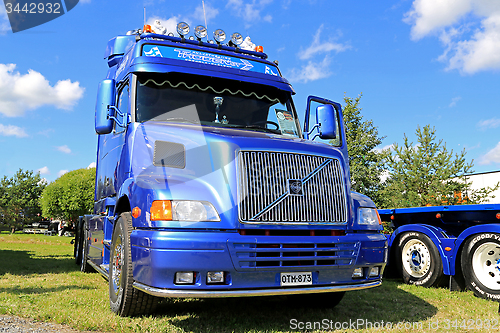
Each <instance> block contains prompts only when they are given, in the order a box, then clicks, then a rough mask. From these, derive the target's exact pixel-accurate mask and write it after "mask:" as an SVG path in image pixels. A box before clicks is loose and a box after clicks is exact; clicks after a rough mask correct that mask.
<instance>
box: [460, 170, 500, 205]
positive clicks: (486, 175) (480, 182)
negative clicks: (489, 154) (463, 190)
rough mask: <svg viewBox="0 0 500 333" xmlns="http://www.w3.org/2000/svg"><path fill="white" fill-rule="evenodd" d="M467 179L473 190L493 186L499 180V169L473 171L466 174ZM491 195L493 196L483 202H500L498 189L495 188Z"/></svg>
mask: <svg viewBox="0 0 500 333" xmlns="http://www.w3.org/2000/svg"><path fill="white" fill-rule="evenodd" d="M467 181H468V182H469V183H470V184H471V189H473V190H478V189H481V188H483V187H487V186H494V185H495V184H496V183H498V182H500V171H490V172H481V173H473V174H470V175H467ZM491 195H492V196H495V197H494V198H492V199H489V201H486V202H484V203H500V189H498V190H496V191H495V192H493V193H492V194H491Z"/></svg>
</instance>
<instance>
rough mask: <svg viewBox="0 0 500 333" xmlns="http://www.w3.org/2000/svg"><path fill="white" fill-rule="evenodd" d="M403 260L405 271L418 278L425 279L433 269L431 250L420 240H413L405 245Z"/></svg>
mask: <svg viewBox="0 0 500 333" xmlns="http://www.w3.org/2000/svg"><path fill="white" fill-rule="evenodd" d="M402 260H403V267H404V269H405V271H406V272H407V273H408V274H409V275H411V276H413V277H416V278H421V277H423V276H424V275H426V274H427V273H428V272H429V270H430V268H431V254H430V252H429V249H428V248H427V246H426V245H425V244H424V243H423V242H422V241H420V240H418V239H412V240H410V241H408V242H407V243H406V244H405V246H404V247H403V256H402Z"/></svg>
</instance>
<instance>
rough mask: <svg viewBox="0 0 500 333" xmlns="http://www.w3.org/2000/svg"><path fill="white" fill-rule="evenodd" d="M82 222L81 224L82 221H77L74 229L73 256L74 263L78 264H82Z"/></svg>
mask: <svg viewBox="0 0 500 333" xmlns="http://www.w3.org/2000/svg"><path fill="white" fill-rule="evenodd" d="M82 224H83V223H82V221H79V222H78V224H77V226H76V230H75V248H74V256H75V263H76V264H77V265H78V266H81V264H82V247H83V234H82Z"/></svg>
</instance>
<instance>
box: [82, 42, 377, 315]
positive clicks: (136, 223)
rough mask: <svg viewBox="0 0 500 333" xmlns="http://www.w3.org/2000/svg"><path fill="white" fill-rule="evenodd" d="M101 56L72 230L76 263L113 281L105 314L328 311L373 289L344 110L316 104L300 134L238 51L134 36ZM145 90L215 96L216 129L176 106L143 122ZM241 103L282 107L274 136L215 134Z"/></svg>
mask: <svg viewBox="0 0 500 333" xmlns="http://www.w3.org/2000/svg"><path fill="white" fill-rule="evenodd" d="M105 58H106V59H107V62H108V65H109V70H108V74H107V76H106V79H105V80H103V81H102V82H101V84H100V88H99V91H98V96H97V103H96V124H95V125H96V126H95V129H96V132H97V133H98V134H99V137H98V151H97V171H96V173H97V174H96V192H95V206H94V214H92V215H87V216H83V217H81V218H80V223H79V226H78V229H77V236H76V242H75V257H76V261H77V264H79V265H80V267H81V270H82V271H85V272H88V271H92V270H96V271H98V272H99V273H101V274H102V275H103V276H104V277H106V278H107V279H108V280H109V294H110V307H111V309H112V311H114V312H115V313H117V314H119V315H122V316H130V315H138V314H143V313H147V312H150V311H152V310H153V309H154V306H155V303H156V301H157V297H235V296H266V295H295V294H297V295H298V296H304V297H308V304H309V302H310V303H311V304H318V303H321V304H323V305H325V306H335V305H336V304H337V303H338V302H340V300H341V299H342V296H343V294H344V292H346V291H350V290H358V289H366V288H372V287H376V286H379V285H380V284H381V282H382V273H383V270H384V268H385V262H386V258H387V240H386V238H385V236H384V235H383V234H382V233H381V230H382V226H381V223H380V220H379V219H378V217H377V214H376V208H375V205H374V203H373V202H372V200H370V199H369V198H368V197H366V196H363V195H361V194H357V193H351V188H350V176H349V167H348V153H347V145H346V142H345V129H344V124H343V120H342V110H341V106H340V104H338V103H335V102H333V101H330V100H327V99H323V98H318V97H312V96H311V97H310V98H309V100H308V107H307V110H306V119H307V121H306V126H305V128H304V133H302V129H301V128H300V125H299V122H298V119H297V117H296V111H295V108H294V106H293V101H292V99H291V97H292V95H293V94H294V91H293V89H292V87H291V85H290V84H289V82H288V81H287V80H286V79H285V78H283V77H282V75H281V73H280V71H279V68H278V67H277V63H275V62H271V61H268V60H266V59H267V55H265V54H264V53H261V52H254V51H245V50H242V49H240V48H238V47H234V45H233V46H228V45H222V44H220V43H219V44H217V43H208V42H205V41H201V39H200V40H190V39H188V38H185V36H181V37H173V36H166V35H158V34H155V33H138V32H131V33H130V34H128V35H126V36H118V37H115V38H113V39H112V40H110V41H109V43H108V46H107V48H106V53H105ZM166 77H168V78H169V80H171V81H168V82H167V80H165V78H166ZM170 78H172V79H170ZM196 80H199V82H198V81H196ZM200 82H203V84H202V83H200ZM148 84H149V85H151V86H154V87H167V88H168V89H172V91H171V93H174V92H175V91H176V90H175V89H177V88H178V87H181V88H182V89H183V90H182V92H183V93H184V92H190V91H192V90H193V91H195V90H196V91H197V92H198V91H199V92H200V94H201V92H205V91H210V92H214V96H211V97H210V99H205V101H206V102H207V103H208V104H209V106H210V108H211V109H210V110H211V111H212V112H213V113H214V116H213V117H214V118H215V120H214V121H212V122H211V123H209V124H207V123H206V122H205V123H202V121H200V120H198V122H193V121H191V120H190V118H189V117H188V114H189V112H191V109H189V108H181V109H182V111H175V112H177V113H175V116H172V117H171V118H168V119H166V121H154V120H145V121H142V120H141V119H142V118H141V117H142V115H141V114H140V112H141V109H139V105H140V98H143V96H145V95H146V93H147V89H149V88H148ZM200 85H201V86H200ZM217 85H218V86H217ZM233 86H234V87H243V88H245V87H246V88H245V89H247V88H248V87H251V88H248V89H250V90H248V91H245V92H243V91H242V90H238V91H235V92H232V91H231V88H232V87H233ZM218 87H219V88H218ZM221 87H222V88H221ZM243 88H241V89H243ZM151 89H153V88H151ZM154 89H156V88H154ZM158 89H159V88H158ZM238 89H240V88H238ZM252 89H253V90H252ZM153 92H154V91H153ZM224 93H227V94H229V95H228V97H224V98H222V97H220V96H222V94H224ZM141 94H143V95H141ZM265 94H276V96H281V97H280V98H281V99H279V98H277V99H272V98H270V97H269V96H267V95H265ZM240 95H242V96H243V95H244V96H247V97H248V96H250V97H251V98H254V99H255V101H253V102H255V103H257V102H258V101H260V100H263V99H264V98H267V100H269V99H271V101H278V102H279V103H281V105H283V106H282V107H283V109H284V110H278V109H277V110H275V111H276V116H277V117H278V116H279V117H278V120H277V121H276V122H278V121H279V122H280V123H279V124H278V123H276V122H275V124H274V126H275V127H276V130H275V131H274V132H273V131H272V127H270V128H269V129H270V130H268V127H267V124H266V125H265V126H260V127H259V126H254V125H257V124H250V125H251V126H246V127H245V126H240V127H237V126H233V127H232V128H231V127H230V126H229V124H228V123H227V122H226V123H224V121H228V119H226V118H225V116H226V115H225V114H224V115H223V114H222V113H223V112H222V111H221V110H222V106H223V105H224V104H223V101H224V100H225V99H228V100H231V98H232V97H233V96H240ZM263 95H265V96H263ZM162 96H163V95H162ZM169 96H171V95H169ZM252 96H255V97H252ZM283 96H284V97H283ZM153 97H154V98H156V100H155V102H154V103H156V101H157V100H158V99H157V98H158V97H157V95H154V96H153ZM144 98H145V97H144ZM148 98H149V97H148ZM162 98H163V97H162ZM146 102H147V101H146ZM167 102H168V101H166V102H163V103H167ZM253 102H252V103H253ZM273 103H276V102H273ZM205 107H206V105H205V104H204V105H202V106H201V109H202V111H205V109H204V108H205ZM144 109H145V108H144ZM212 109H213V110H212ZM285 109H286V110H285ZM197 112H198V111H197V110H196V109H195V114H197V115H199V113H197ZM200 112H201V111H200ZM219 113H221V114H220V119H219ZM314 114H316V121H315V123H313V124H311V127H310V128H309V123H308V121H309V118H310V115H314ZM162 116H163V115H162ZM182 117H185V118H182ZM223 117H224V118H223ZM280 117H281V118H280ZM180 118H182V119H180ZM200 118H201V117H200ZM265 122H266V123H270V124H271V125H273V122H272V121H265ZM281 122H283V124H286V125H287V126H281V125H282V123H281ZM226 125H227V126H226ZM278 129H280V130H281V132H279V131H278ZM290 133H292V134H293V135H289V134H290ZM309 135H311V137H312V139H311V140H308V137H309ZM317 136H319V137H320V138H321V139H325V140H329V139H334V140H336V141H335V142H336V143H335V145H334V146H332V145H328V144H325V143H321V142H317V141H313V140H314V138H315V137H317ZM328 214H329V215H328ZM298 301H299V302H303V301H304V299H303V298H301V299H300V300H298Z"/></svg>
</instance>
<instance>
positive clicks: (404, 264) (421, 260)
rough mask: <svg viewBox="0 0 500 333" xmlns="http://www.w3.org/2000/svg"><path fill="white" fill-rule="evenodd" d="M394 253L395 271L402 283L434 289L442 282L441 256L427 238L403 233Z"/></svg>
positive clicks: (416, 234) (422, 235)
mask: <svg viewBox="0 0 500 333" xmlns="http://www.w3.org/2000/svg"><path fill="white" fill-rule="evenodd" d="M395 251H396V269H397V270H398V271H399V273H400V274H401V277H402V278H403V281H404V283H406V284H414V285H417V286H423V287H436V286H439V285H441V284H442V282H443V281H444V278H445V276H444V273H443V263H442V262H441V256H440V255H439V252H438V249H437V248H436V246H435V245H434V243H433V242H432V240H431V239H430V238H429V237H428V236H426V235H424V234H422V233H419V232H409V233H405V234H403V235H402V236H401V238H400V239H399V244H398V245H397V246H396V248H395Z"/></svg>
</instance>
